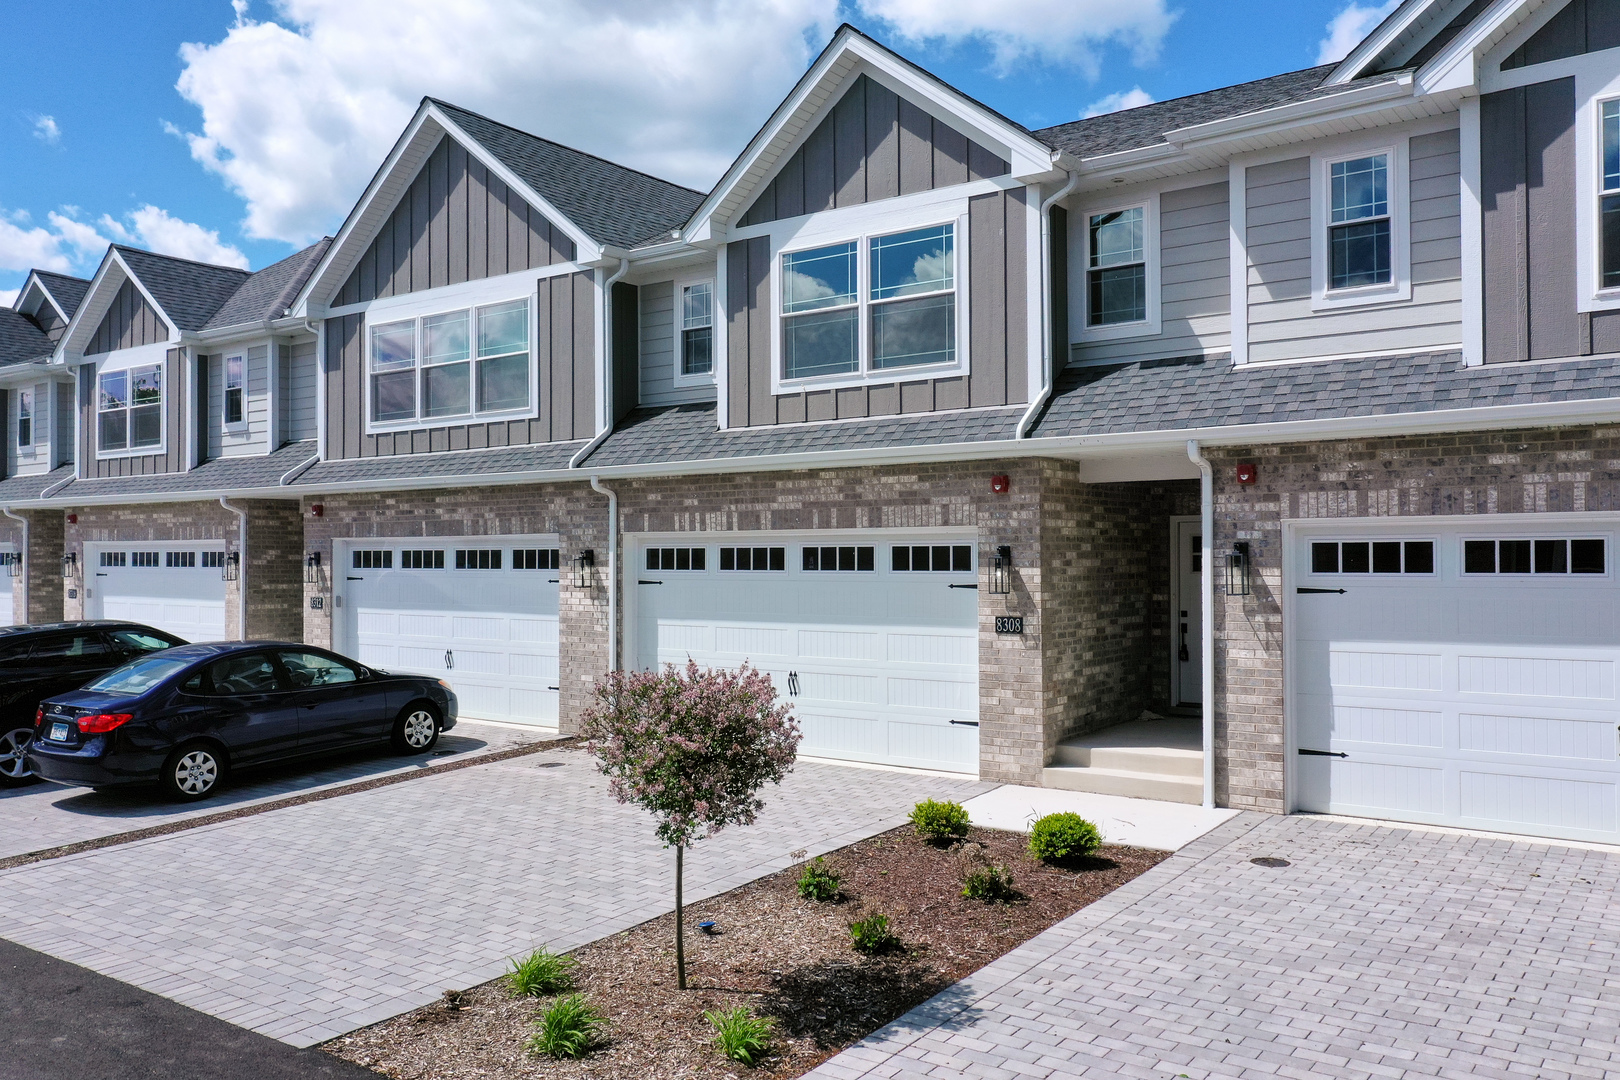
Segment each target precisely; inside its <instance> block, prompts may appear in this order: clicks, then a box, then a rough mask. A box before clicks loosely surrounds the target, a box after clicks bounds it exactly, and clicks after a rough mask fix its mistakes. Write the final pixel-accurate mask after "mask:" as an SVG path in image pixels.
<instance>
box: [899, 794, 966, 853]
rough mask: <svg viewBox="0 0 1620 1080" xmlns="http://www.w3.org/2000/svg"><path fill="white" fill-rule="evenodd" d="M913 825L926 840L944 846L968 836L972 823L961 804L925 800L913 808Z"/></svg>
mask: <svg viewBox="0 0 1620 1080" xmlns="http://www.w3.org/2000/svg"><path fill="white" fill-rule="evenodd" d="M911 824H912V826H913V827H915V828H916V830H917V835H918V836H920V837H922V838H923V839H924V840H927V841H928V842H929V843H931V844H943V843H948V842H950V841H952V840H960V839H961V838H962V837H964V836H966V835H967V834H968V826H969V825H970V824H972V823H971V822H970V821H968V812H967V811H966V810H965V809H963V807H962V804H961V803H954V802H935V801H934V800H933V799H924V800H923V801H922V802H920V803H918V804H917V805H916V806H913V807H912V808H911Z"/></svg>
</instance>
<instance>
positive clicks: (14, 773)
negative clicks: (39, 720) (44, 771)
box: [0, 727, 39, 787]
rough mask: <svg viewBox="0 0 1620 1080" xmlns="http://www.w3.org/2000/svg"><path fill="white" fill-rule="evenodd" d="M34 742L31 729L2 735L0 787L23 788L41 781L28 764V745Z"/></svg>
mask: <svg viewBox="0 0 1620 1080" xmlns="http://www.w3.org/2000/svg"><path fill="white" fill-rule="evenodd" d="M33 741H34V729H33V728H31V727H24V728H16V729H15V730H12V731H8V732H6V733H5V734H3V735H0V787H21V786H22V785H24V784H32V783H33V782H34V781H35V780H38V779H39V777H38V776H36V775H35V774H34V770H33V769H32V768H31V767H30V766H29V764H28V744H29V743H31V742H33Z"/></svg>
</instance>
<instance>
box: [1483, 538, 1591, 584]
mask: <svg viewBox="0 0 1620 1080" xmlns="http://www.w3.org/2000/svg"><path fill="white" fill-rule="evenodd" d="M1607 555H1608V553H1607V542H1606V541H1604V540H1602V539H1598V538H1592V537H1580V538H1563V537H1559V538H1544V539H1535V540H1518V539H1515V540H1465V541H1463V573H1465V574H1531V575H1536V576H1540V575H1555V574H1556V575H1563V574H1605V573H1607V572H1608V568H1607V564H1608V558H1607Z"/></svg>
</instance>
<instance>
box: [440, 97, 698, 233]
mask: <svg viewBox="0 0 1620 1080" xmlns="http://www.w3.org/2000/svg"><path fill="white" fill-rule="evenodd" d="M430 100H432V101H433V103H434V104H435V105H437V106H438V107H439V108H441V109H443V110H444V111H445V113H446V115H448V116H449V117H450V119H451V120H453V121H455V123H456V124H457V125H458V126H459V127H460V128H461V129H462V130H463V131H465V132H466V133H467V135H468V136H469V137H471V138H473V139H476V140H477V141H478V143H479V145H481V146H483V147H484V149H486V150H488V151H489V152H490V153H491V154H493V155H494V156H495V157H496V158H497V159H498V160H499V161H500V162H501V163H502V164H504V165H505V166H506V167H507V168H509V169H511V170H512V171H513V172H514V173H516V174H517V175H518V176H519V177H520V178H521V179H522V180H523V182H524V183H526V184H528V185H529V186H530V187H531V188H533V189H534V190H535V192H537V193H538V194H539V195H540V196H541V197H542V198H544V199H545V200H546V201H548V202H550V203H551V205H553V206H555V207H556V208H557V209H558V211H560V212H561V213H562V214H564V215H566V216H567V218H568V219H569V220H570V221H572V222H573V223H574V224H575V225H578V226H579V227H580V228H581V229H583V230H584V231H585V233H586V234H587V235H589V236H590V237H591V238H592V239H594V240H597V241H600V242H602V243H605V244H612V245H615V246H617V247H625V248H628V247H634V246H636V245H637V244H641V243H645V242H647V241H649V240H653V239H656V238H660V237H664V236H667V235H668V233H669V232H670V231H671V230H672V229H678V228H680V227H681V226H682V225H685V224H686V222H687V220H688V219H689V218H690V217H691V216H692V214H693V213H694V212H695V211H696V210H697V208H698V204H699V203H701V202H702V201H703V198H704V193H703V192H701V191H693V190H692V189H691V188H684V187H681V186H680V185H679V184H672V183H670V182H669V181H667V180H660V179H658V178H657V177H655V176H648V175H647V174H646V173H643V172H637V171H636V170H634V169H629V168H626V167H625V166H623V165H616V164H614V163H613V162H611V161H606V160H604V159H602V158H599V157H596V156H594V155H592V154H587V153H584V152H583V151H580V150H575V149H573V148H572V147H567V146H563V145H562V144H561V143H554V142H552V141H550V140H549V139H542V138H540V137H539V136H538V135H530V134H529V133H528V132H525V131H519V130H517V129H516V128H512V127H507V126H506V125H505V124H501V123H497V122H496V121H494V120H491V119H489V118H488V117H487V116H480V115H478V114H477V113H475V112H468V111H467V110H466V109H463V108H461V107H460V106H457V105H451V104H450V103H449V102H447V101H440V100H438V99H437V98H433V99H430Z"/></svg>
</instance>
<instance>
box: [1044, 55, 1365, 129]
mask: <svg viewBox="0 0 1620 1080" xmlns="http://www.w3.org/2000/svg"><path fill="white" fill-rule="evenodd" d="M1337 66H1338V65H1337V64H1313V65H1311V66H1310V67H1302V68H1295V69H1294V70H1293V71H1279V72H1277V73H1276V74H1274V75H1262V76H1260V78H1258V79H1245V80H1244V81H1243V82H1235V83H1230V84H1228V85H1226V86H1212V87H1210V88H1209V89H1208V90H1195V91H1193V92H1192V93H1190V94H1178V95H1176V96H1175V97H1171V98H1165V99H1164V100H1162V101H1150V102H1148V103H1147V104H1145V105H1134V106H1132V107H1131V108H1129V109H1115V110H1114V111H1113V112H1105V113H1098V114H1097V115H1096V116H1082V117H1079V118H1077V119H1074V120H1065V121H1063V123H1061V124H1051V125H1048V126H1047V127H1043V128H1036V129H1035V130H1034V131H1032V132H1031V134H1033V135H1039V134H1040V133H1041V132H1044V131H1056V130H1057V129H1058V128H1066V127H1071V126H1073V125H1075V124H1084V123H1086V122H1087V121H1088V120H1100V119H1102V118H1103V117H1105V116H1123V115H1124V114H1126V113H1133V112H1136V111H1138V110H1139V109H1151V108H1154V107H1156V106H1159V105H1173V104H1175V103H1176V102H1178V101H1190V100H1191V99H1193V98H1196V97H1203V96H1204V95H1206V94H1219V93H1221V92H1222V91H1224V90H1236V89H1237V88H1238V87H1240V86H1254V85H1255V84H1256V83H1263V82H1270V81H1271V80H1273V79H1286V78H1288V77H1289V76H1290V75H1303V74H1305V73H1306V72H1307V71H1321V70H1322V69H1324V68H1326V69H1327V70H1328V71H1329V72H1330V73H1331V71H1332V70H1333V69H1334V68H1336V67H1337ZM1324 81H1325V77H1324ZM1317 88H1318V89H1320V88H1321V84H1320V83H1318V84H1317Z"/></svg>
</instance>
